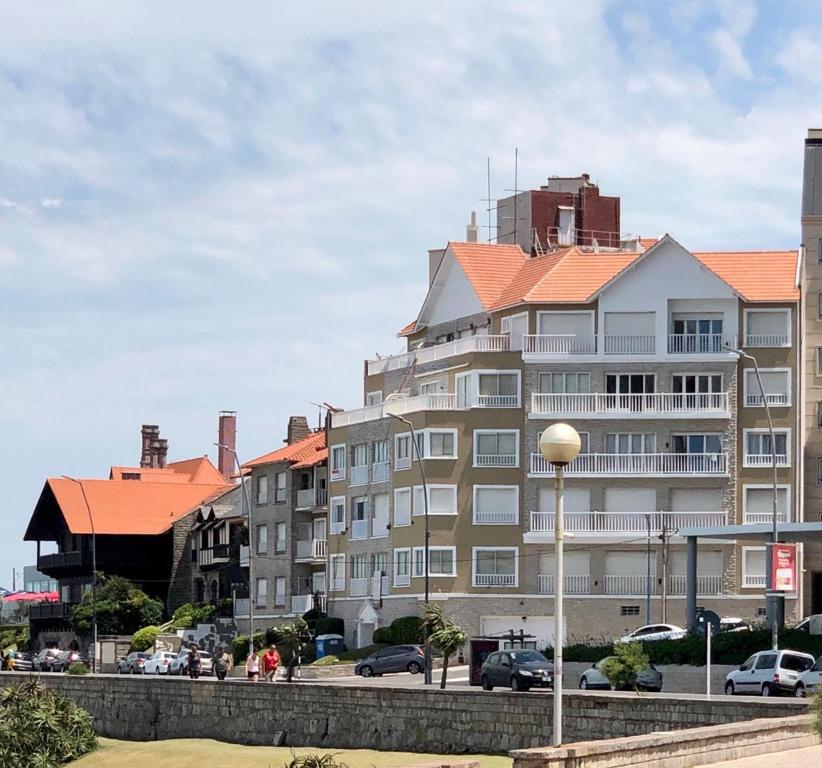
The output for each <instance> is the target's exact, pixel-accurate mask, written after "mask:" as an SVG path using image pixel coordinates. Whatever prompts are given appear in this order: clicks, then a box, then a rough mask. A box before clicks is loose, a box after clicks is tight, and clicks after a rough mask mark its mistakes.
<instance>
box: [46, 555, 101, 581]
mask: <svg viewBox="0 0 822 768" xmlns="http://www.w3.org/2000/svg"><path fill="white" fill-rule="evenodd" d="M91 565H92V557H91V552H87V551H85V550H74V551H71V552H56V553H54V554H53V555H40V557H38V558H37V570H38V571H40V572H41V573H45V574H46V576H51V577H52V578H55V579H59V578H63V577H66V576H73V575H79V574H82V573H91ZM98 565H99V563H98Z"/></svg>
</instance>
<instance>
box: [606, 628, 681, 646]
mask: <svg viewBox="0 0 822 768" xmlns="http://www.w3.org/2000/svg"><path fill="white" fill-rule="evenodd" d="M687 634H688V632H687V631H686V630H684V629H682V627H678V626H676V624H646V625H645V626H644V627H639V628H638V629H635V630H634V631H633V632H631V633H630V634H628V635H624V636H623V637H620V638H619V639H618V640H615V641H614V642H615V643H634V642H639V641H641V642H643V643H650V642H653V641H655V640H679V639H680V638H682V637H685V636H686V635H687Z"/></svg>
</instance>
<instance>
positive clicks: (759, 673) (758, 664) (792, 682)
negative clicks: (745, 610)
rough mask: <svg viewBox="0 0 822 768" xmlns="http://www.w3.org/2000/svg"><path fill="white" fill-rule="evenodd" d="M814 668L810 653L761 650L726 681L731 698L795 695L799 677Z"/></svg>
mask: <svg viewBox="0 0 822 768" xmlns="http://www.w3.org/2000/svg"><path fill="white" fill-rule="evenodd" d="M813 665H814V658H813V656H811V655H810V654H809V653H801V652H800V651H759V652H758V653H755V654H754V655H753V656H751V658H749V659H748V660H747V661H746V662H745V663H744V664H743V665H742V666H741V667H740V668H739V669H735V670H734V671H733V672H729V673H728V676H727V677H726V678H725V693H727V694H728V695H729V696H733V695H734V694H739V695H740V696H760V695H761V696H779V694H781V693H788V694H790V695H791V696H793V695H795V693H794V691H795V689H796V684H797V681H798V680H799V676H800V675H801V674H802V673H803V672H804V671H805V670H807V669H810V668H811V667H812V666H813Z"/></svg>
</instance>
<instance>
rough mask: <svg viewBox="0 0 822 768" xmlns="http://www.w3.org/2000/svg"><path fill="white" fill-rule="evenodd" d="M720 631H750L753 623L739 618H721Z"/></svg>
mask: <svg viewBox="0 0 822 768" xmlns="http://www.w3.org/2000/svg"><path fill="white" fill-rule="evenodd" d="M719 631H720V632H750V631H751V625H750V624H748V622H747V621H744V620H743V619H738V618H731V617H728V618H725V619H720V620H719Z"/></svg>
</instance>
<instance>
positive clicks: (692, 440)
mask: <svg viewBox="0 0 822 768" xmlns="http://www.w3.org/2000/svg"><path fill="white" fill-rule="evenodd" d="M671 440H672V445H673V453H722V435H720V434H705V435H671Z"/></svg>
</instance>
